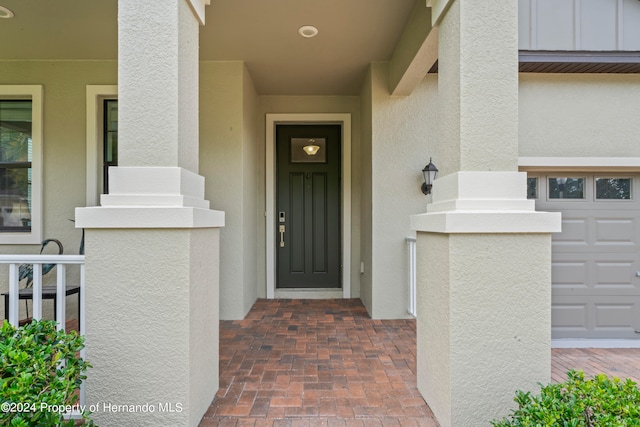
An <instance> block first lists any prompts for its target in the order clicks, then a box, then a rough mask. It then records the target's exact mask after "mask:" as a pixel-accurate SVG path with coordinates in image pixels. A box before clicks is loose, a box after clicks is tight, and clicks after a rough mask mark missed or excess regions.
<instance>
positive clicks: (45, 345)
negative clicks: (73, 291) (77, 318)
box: [0, 320, 94, 427]
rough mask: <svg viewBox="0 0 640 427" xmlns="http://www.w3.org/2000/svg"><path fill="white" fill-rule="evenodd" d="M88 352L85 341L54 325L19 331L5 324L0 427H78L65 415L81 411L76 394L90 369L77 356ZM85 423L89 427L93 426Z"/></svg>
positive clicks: (0, 341) (0, 335)
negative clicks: (1, 426) (57, 328)
mask: <svg viewBox="0 0 640 427" xmlns="http://www.w3.org/2000/svg"><path fill="white" fill-rule="evenodd" d="M83 347H84V337H81V336H79V335H78V334H77V333H76V332H75V331H73V332H71V333H68V334H67V333H65V332H64V331H57V330H56V323H55V322H54V321H50V320H44V321H33V322H30V323H28V324H26V325H24V326H21V327H19V328H16V327H14V326H12V325H11V324H9V322H7V321H6V320H5V322H4V324H3V325H2V328H1V329H0V406H1V408H0V425H8V426H15V427H32V426H33V427H36V426H73V425H74V420H68V421H64V417H63V415H64V414H65V413H66V412H69V409H71V408H72V407H73V406H74V405H78V395H77V393H76V390H78V389H79V387H80V384H81V383H82V380H83V379H85V378H86V376H85V375H84V372H85V371H86V370H87V369H88V368H90V367H91V365H90V364H89V363H87V362H86V361H84V360H83V359H82V358H80V357H79V356H78V352H79V351H80V350H81V349H82V348H83ZM63 362H64V363H63ZM74 409H79V405H78V406H77V407H74ZM83 412H84V411H83ZM83 417H84V419H85V421H87V422H85V425H87V426H93V425H94V424H93V422H91V421H90V420H89V418H88V416H87V415H86V414H84V413H83Z"/></svg>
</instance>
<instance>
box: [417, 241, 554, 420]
mask: <svg viewBox="0 0 640 427" xmlns="http://www.w3.org/2000/svg"><path fill="white" fill-rule="evenodd" d="M550 239H551V237H550V235H549V234H530V235H522V234H473V235H470V234H451V235H446V234H435V233H418V248H417V249H418V251H417V253H418V260H417V266H418V271H417V275H418V277H417V281H418V283H419V284H421V286H419V287H418V299H417V301H418V304H419V305H418V313H419V316H418V325H417V328H418V331H419V333H418V353H417V354H418V361H417V366H418V388H419V390H420V391H421V393H422V394H423V396H424V397H425V399H426V401H427V402H428V403H429V406H430V407H431V409H432V410H433V412H434V414H435V415H436V417H437V418H438V420H439V422H440V425H441V426H469V427H473V426H486V425H488V424H489V421H490V420H492V419H497V418H502V417H505V416H507V415H508V414H509V411H510V410H511V409H513V405H514V404H513V393H514V391H515V390H532V391H533V390H536V389H537V382H542V383H545V382H548V380H549V378H550V373H551V365H550V348H549V346H550V340H551V323H550V319H551V312H550V300H551V288H550V286H549V283H550V280H551V240H550ZM543 266H547V268H544V267H543ZM498 284H501V285H498ZM540 354H547V355H549V356H548V357H527V356H528V355H540ZM516 378H517V380H516Z"/></svg>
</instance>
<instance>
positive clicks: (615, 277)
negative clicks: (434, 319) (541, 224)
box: [551, 253, 640, 296]
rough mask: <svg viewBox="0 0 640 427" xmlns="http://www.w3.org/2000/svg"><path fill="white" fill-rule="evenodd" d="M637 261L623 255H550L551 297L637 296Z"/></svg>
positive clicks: (639, 292) (639, 287)
mask: <svg viewBox="0 0 640 427" xmlns="http://www.w3.org/2000/svg"><path fill="white" fill-rule="evenodd" d="M637 271H640V260H639V259H638V257H637V255H636V254H624V253H609V254H607V253H605V254H603V253H554V254H553V260H552V262H551V283H552V285H551V286H552V292H553V295H558V296H561V295H602V296H607V295H640V277H637V276H636V272H637Z"/></svg>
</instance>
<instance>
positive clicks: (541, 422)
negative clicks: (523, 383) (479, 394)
mask: <svg viewBox="0 0 640 427" xmlns="http://www.w3.org/2000/svg"><path fill="white" fill-rule="evenodd" d="M568 376H569V378H568V379H567V381H565V382H564V383H559V384H549V385H547V386H544V387H542V389H541V391H540V394H539V395H536V396H534V395H532V394H531V393H528V392H527V393H525V392H522V391H517V392H516V397H515V399H514V400H515V401H516V402H517V403H518V409H516V410H514V411H513V414H512V415H511V417H510V419H507V418H505V419H504V420H502V421H493V422H492V424H493V426H495V427H510V426H511V427H515V426H518V427H538V426H540V427H546V426H559V427H596V426H597V427H621V426H624V427H629V426H640V390H639V389H638V386H637V385H636V383H635V382H633V381H631V380H629V379H627V380H625V381H622V380H620V379H619V378H615V377H613V378H609V377H607V376H606V375H604V374H599V375H596V376H595V377H594V378H592V379H587V380H585V377H584V372H582V371H577V372H576V371H573V370H571V371H569V372H568Z"/></svg>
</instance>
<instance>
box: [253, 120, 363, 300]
mask: <svg viewBox="0 0 640 427" xmlns="http://www.w3.org/2000/svg"><path fill="white" fill-rule="evenodd" d="M277 124H339V125H341V126H342V215H341V226H342V297H343V298H350V297H351V114H349V113H327V114H325V113H318V114H267V118H266V150H265V154H266V155H265V163H266V164H265V170H266V188H265V195H266V212H265V218H266V222H265V228H266V245H267V247H266V270H267V298H269V299H273V298H276V253H275V242H276V220H275V214H276V213H275V202H276V200H275V199H276V191H275V181H276V158H275V155H276V150H275V130H276V125H277ZM278 292H279V291H278Z"/></svg>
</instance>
